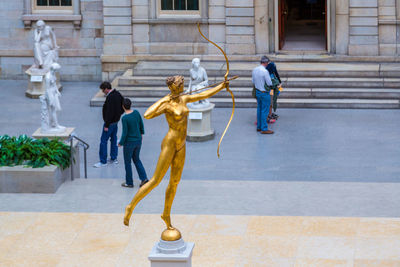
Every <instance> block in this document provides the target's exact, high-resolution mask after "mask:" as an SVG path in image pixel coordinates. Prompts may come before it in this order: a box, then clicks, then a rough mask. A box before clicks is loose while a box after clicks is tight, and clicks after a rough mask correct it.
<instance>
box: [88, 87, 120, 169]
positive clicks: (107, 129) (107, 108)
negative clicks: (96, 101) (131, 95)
mask: <svg viewBox="0 0 400 267" xmlns="http://www.w3.org/2000/svg"><path fill="white" fill-rule="evenodd" d="M100 89H101V90H102V91H103V93H104V95H106V101H105V102H104V104H103V120H104V125H103V131H102V133H101V138H100V150H99V157H100V161H99V162H97V163H96V164H94V165H93V167H95V168H100V167H103V166H106V165H107V144H108V139H110V141H111V149H110V150H111V151H110V156H111V160H110V163H115V164H117V163H118V160H117V156H118V147H117V131H118V121H119V119H120V118H121V115H122V113H124V110H123V109H122V102H123V100H124V98H123V97H122V95H121V94H120V93H119V92H118V91H117V90H115V89H112V87H111V84H110V83H109V82H103V83H102V84H101V85H100Z"/></svg>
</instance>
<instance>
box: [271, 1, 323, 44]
mask: <svg viewBox="0 0 400 267" xmlns="http://www.w3.org/2000/svg"><path fill="white" fill-rule="evenodd" d="M276 2H277V8H276V11H277V12H276V15H277V21H276V23H277V26H278V27H277V32H278V34H277V35H278V36H277V38H278V40H277V46H278V48H279V50H284V51H326V50H327V49H328V47H327V44H328V42H327V39H328V38H327V37H328V25H327V21H328V19H327V17H328V12H327V7H328V0H277V1H276ZM276 2H275V3H276Z"/></svg>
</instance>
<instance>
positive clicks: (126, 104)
mask: <svg viewBox="0 0 400 267" xmlns="http://www.w3.org/2000/svg"><path fill="white" fill-rule="evenodd" d="M122 105H123V106H124V108H125V109H130V108H131V105H132V102H131V100H130V99H129V98H124V101H123V102H122Z"/></svg>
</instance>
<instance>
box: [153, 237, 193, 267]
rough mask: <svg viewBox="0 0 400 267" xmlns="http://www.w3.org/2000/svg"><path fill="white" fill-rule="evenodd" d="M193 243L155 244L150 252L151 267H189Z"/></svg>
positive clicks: (181, 241)
mask: <svg viewBox="0 0 400 267" xmlns="http://www.w3.org/2000/svg"><path fill="white" fill-rule="evenodd" d="M193 248H194V243H186V242H185V241H183V239H182V238H181V239H179V240H177V241H164V240H160V241H159V242H157V243H156V244H155V245H154V247H153V249H152V250H151V252H150V255H149V260H150V262H151V267H191V266H192V253H193Z"/></svg>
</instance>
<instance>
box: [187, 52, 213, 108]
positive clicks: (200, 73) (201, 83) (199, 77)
mask: <svg viewBox="0 0 400 267" xmlns="http://www.w3.org/2000/svg"><path fill="white" fill-rule="evenodd" d="M206 86H208V76H207V72H206V70H205V69H204V68H203V67H201V66H200V59H199V58H194V59H192V68H191V69H190V81H189V88H188V90H187V92H188V93H189V94H192V92H194V91H196V93H200V92H202V91H204V90H205V89H204V90H201V88H203V87H206ZM199 89H200V90H199ZM209 105H210V101H208V99H203V100H199V101H197V102H194V103H190V104H188V107H189V108H192V109H196V108H205V107H207V106H209Z"/></svg>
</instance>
